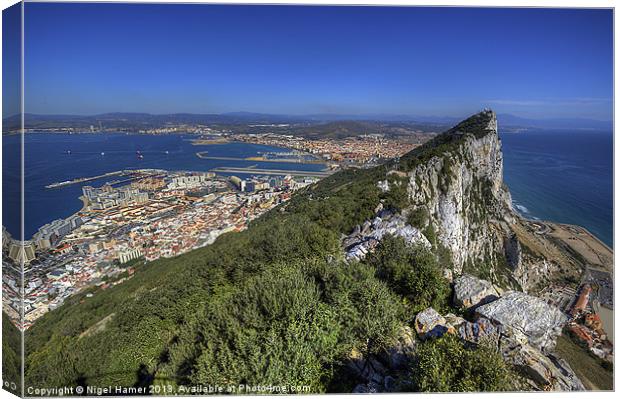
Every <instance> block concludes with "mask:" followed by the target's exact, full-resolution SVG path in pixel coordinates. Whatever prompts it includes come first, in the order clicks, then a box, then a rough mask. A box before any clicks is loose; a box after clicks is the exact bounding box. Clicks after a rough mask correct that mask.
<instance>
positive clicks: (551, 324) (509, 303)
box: [476, 291, 568, 350]
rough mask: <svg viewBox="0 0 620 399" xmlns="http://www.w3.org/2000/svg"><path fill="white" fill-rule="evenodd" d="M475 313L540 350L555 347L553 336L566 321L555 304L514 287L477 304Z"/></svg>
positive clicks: (560, 330) (558, 333) (554, 337)
mask: <svg viewBox="0 0 620 399" xmlns="http://www.w3.org/2000/svg"><path fill="white" fill-rule="evenodd" d="M476 313H477V314H479V315H481V316H483V317H485V318H487V319H489V320H491V321H492V322H493V323H494V324H495V325H497V326H498V327H499V328H500V329H501V330H506V331H507V332H509V333H511V334H512V335H514V336H515V337H516V338H517V339H520V340H526V341H527V342H529V343H530V344H531V345H532V346H534V347H535V348H538V349H541V350H547V349H549V350H551V349H553V348H554V347H555V340H556V338H557V337H558V335H560V334H561V333H562V327H563V326H564V324H566V322H567V321H568V317H567V316H566V315H565V314H564V313H562V312H561V311H560V310H559V309H558V308H556V307H554V306H551V305H549V304H547V303H546V302H545V301H543V300H542V299H540V298H537V297H534V296H531V295H527V294H525V293H523V292H517V291H510V292H507V293H506V294H505V295H503V296H502V297H500V298H499V299H498V300H496V301H493V302H491V303H488V304H486V305H482V306H480V307H479V308H477V309H476Z"/></svg>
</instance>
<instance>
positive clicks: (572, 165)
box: [3, 130, 613, 246]
mask: <svg viewBox="0 0 620 399" xmlns="http://www.w3.org/2000/svg"><path fill="white" fill-rule="evenodd" d="M500 136H501V139H502V146H503V152H504V180H505V182H506V184H507V185H508V187H509V188H510V191H511V193H512V197H513V201H514V204H515V207H516V208H517V209H518V210H519V211H520V212H521V213H522V214H523V215H524V216H526V217H529V218H538V219H543V220H551V221H556V222H562V223H570V224H577V225H581V226H584V227H586V228H587V229H588V230H590V231H591V232H592V233H594V234H595V235H596V236H597V237H599V238H600V239H601V240H602V241H603V242H605V243H606V244H608V245H609V246H612V245H613V242H612V241H613V136H612V133H611V132H598V131H565V130H562V131H560V130H556V131H542V130H528V131H523V132H520V133H501V134H500ZM191 138H192V136H185V135H165V136H148V135H124V134H80V135H69V134H49V133H41V134H27V135H26V136H25V163H26V175H25V207H26V211H25V226H24V227H25V232H24V233H25V237H26V239H28V238H29V237H31V236H32V234H34V233H35V232H36V231H37V229H38V228H39V227H40V226H42V225H44V224H46V223H49V222H50V221H52V220H54V219H57V218H64V217H67V216H69V215H71V214H73V213H74V212H76V211H78V210H79V209H80V208H81V206H82V203H81V201H80V200H79V199H78V197H79V196H80V195H81V185H80V184H76V185H71V186H67V187H63V188H58V189H46V188H45V185H47V184H50V183H53V182H58V181H64V180H70V179H74V178H77V177H85V176H95V175H100V174H103V173H107V172H111V171H116V170H121V169H127V168H158V169H168V170H195V171H207V170H210V169H212V168H215V167H219V166H246V167H247V166H251V165H257V167H259V168H267V169H292V168H295V169H304V170H319V169H321V168H322V166H321V165H300V164H289V163H261V162H250V161H234V162H231V161H226V160H205V159H200V158H198V157H197V156H196V155H195V154H196V152H198V151H208V152H209V155H210V156H225V157H239V158H245V157H250V156H255V155H257V154H258V153H259V152H264V151H272V152H277V151H288V150H286V149H282V148H273V147H267V146H261V145H253V144H244V143H228V144H222V145H210V146H194V145H192V144H191V142H190V140H191ZM19 142H20V137H19V136H5V137H3V167H4V170H5V175H4V182H3V203H4V204H3V205H4V206H3V208H5V210H6V209H18V205H19V176H18V175H17V174H10V173H6V172H7V171H9V169H10V168H13V169H15V168H14V166H15V164H16V163H17V162H19ZM68 150H70V151H71V154H70V155H69V154H67V151H68ZM136 151H140V153H141V154H143V156H144V158H143V159H138V157H137V155H136ZM166 151H167V152H168V153H167V154H166ZM101 152H104V153H105V155H101ZM114 179H116V177H110V178H109V179H100V180H98V181H91V182H88V183H85V184H90V185H95V186H99V185H101V184H103V183H104V182H105V181H107V180H114ZM3 224H4V225H5V226H6V227H7V229H8V230H9V232H11V233H12V234H16V232H17V231H19V212H15V211H14V212H3Z"/></svg>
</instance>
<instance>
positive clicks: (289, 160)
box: [196, 151, 325, 165]
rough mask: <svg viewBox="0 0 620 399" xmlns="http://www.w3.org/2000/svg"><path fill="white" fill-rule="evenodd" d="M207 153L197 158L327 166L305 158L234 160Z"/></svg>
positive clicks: (320, 161)
mask: <svg viewBox="0 0 620 399" xmlns="http://www.w3.org/2000/svg"><path fill="white" fill-rule="evenodd" d="M207 153H208V152H207V151H200V152H197V153H196V156H197V157H198V158H200V159H211V160H216V161H254V162H276V163H299V164H308V165H325V161H323V160H321V159H303V158H268V156H267V155H260V156H255V157H247V158H234V157H213V156H209V155H207ZM287 155H289V156H297V155H299V154H291V153H287Z"/></svg>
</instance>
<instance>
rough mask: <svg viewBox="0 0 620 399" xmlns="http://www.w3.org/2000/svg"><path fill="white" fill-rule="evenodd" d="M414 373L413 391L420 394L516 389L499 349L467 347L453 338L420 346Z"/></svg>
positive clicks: (430, 341) (510, 372)
mask: <svg viewBox="0 0 620 399" xmlns="http://www.w3.org/2000/svg"><path fill="white" fill-rule="evenodd" d="M411 372H412V382H413V386H412V387H411V388H413V390H415V391H420V392H431V391H434V392H476V391H483V392H484V391H508V390H511V389H514V385H513V382H514V375H513V373H512V371H511V370H510V369H509V368H508V366H507V365H506V363H505V362H504V360H503V359H502V357H501V355H500V354H499V353H498V352H497V351H496V350H494V349H492V348H490V347H487V346H479V347H477V348H466V347H465V346H463V343H462V342H461V341H459V340H458V339H457V338H456V337H454V336H452V335H445V336H444V337H442V338H439V339H436V340H428V341H425V342H423V343H422V344H420V345H419V346H418V349H417V352H416V358H415V360H414V362H413V364H412V365H411Z"/></svg>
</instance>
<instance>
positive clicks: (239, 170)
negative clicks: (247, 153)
mask: <svg viewBox="0 0 620 399" xmlns="http://www.w3.org/2000/svg"><path fill="white" fill-rule="evenodd" d="M211 172H215V173H241V174H251V175H274V176H287V175H290V176H307V177H321V178H322V177H327V176H330V175H332V174H333V173H334V172H335V171H331V170H330V171H316V170H283V169H258V168H227V167H221V168H214V169H211Z"/></svg>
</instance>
